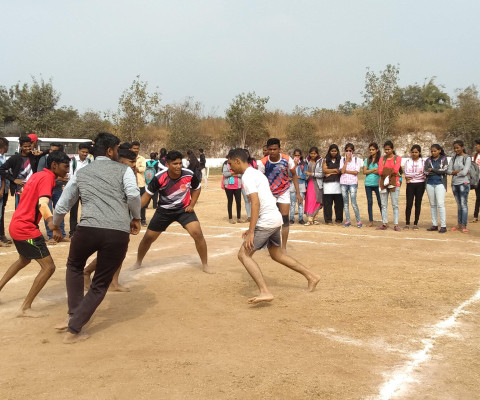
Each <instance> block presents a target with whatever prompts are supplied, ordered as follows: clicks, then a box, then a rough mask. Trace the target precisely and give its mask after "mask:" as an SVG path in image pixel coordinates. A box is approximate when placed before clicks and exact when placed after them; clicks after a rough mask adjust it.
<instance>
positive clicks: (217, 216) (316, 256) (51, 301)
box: [0, 177, 480, 400]
mask: <svg viewBox="0 0 480 400" xmlns="http://www.w3.org/2000/svg"><path fill="white" fill-rule="evenodd" d="M209 183H210V185H209V188H208V189H204V190H203V191H202V194H201V196H200V201H199V203H198V204H197V207H196V211H197V214H198V217H199V219H200V222H201V224H202V228H203V232H204V234H205V235H206V240H207V244H208V248H209V261H210V265H211V266H212V267H214V268H215V270H216V271H217V273H216V274H215V275H207V274H205V273H203V272H201V271H200V263H199V259H198V256H197V254H196V251H195V246H194V243H193V240H191V238H190V237H189V236H188V235H187V234H186V232H185V231H184V230H183V229H182V228H181V227H180V226H179V225H172V226H171V227H170V229H169V230H168V232H167V233H165V234H162V235H161V236H160V238H159V240H158V241H157V242H156V243H154V245H153V246H152V249H151V251H150V252H149V253H148V254H147V256H146V258H145V263H144V267H143V268H142V269H140V270H136V271H129V268H130V266H131V265H133V263H134V261H135V257H136V250H137V247H138V243H139V241H140V239H141V237H142V235H143V233H141V234H140V235H138V236H133V237H132V238H131V242H130V247H129V252H128V255H127V258H126V260H125V263H124V270H122V274H121V275H120V280H121V282H123V283H124V284H125V285H127V286H129V287H130V288H131V292H129V293H108V294H107V296H106V298H105V300H104V302H103V303H102V304H101V306H100V307H99V308H98V310H97V312H96V314H95V315H94V317H93V318H92V320H91V321H90V323H89V324H88V325H87V326H86V327H85V331H86V332H88V333H89V334H91V337H90V339H88V340H87V341H85V342H81V343H76V344H74V345H64V344H63V343H62V337H63V336H62V334H60V333H57V332H56V331H55V329H54V328H53V327H54V325H55V324H57V323H59V322H62V321H64V320H65V318H66V312H67V307H66V291H65V263H66V257H67V254H68V248H69V243H61V244H58V245H56V246H52V247H50V251H51V254H52V256H53V258H54V260H55V263H56V266H57V270H56V272H55V274H54V275H53V277H52V278H51V279H50V281H49V282H48V283H47V285H46V286H45V288H44V289H43V291H42V292H41V293H40V295H39V297H38V298H37V299H36V301H35V302H34V303H33V306H34V309H35V310H37V311H40V310H41V311H45V312H46V313H48V316H46V317H44V318H39V319H22V318H14V317H13V315H14V314H15V311H16V310H17V309H18V308H19V306H20V304H21V302H22V301H23V298H24V296H25V295H26V293H27V291H28V289H29V287H30V285H31V283H32V280H33V279H34V277H35V275H36V273H37V272H38V270H39V267H38V265H37V264H35V263H34V262H33V263H31V264H30V265H29V266H28V267H26V268H25V270H24V271H22V272H21V273H20V274H19V275H18V276H17V277H16V278H14V280H12V281H11V282H10V283H9V284H8V285H7V286H5V288H4V289H3V290H2V292H0V326H1V327H0V399H26V398H31V399H67V398H69V399H335V400H342V399H412V400H413V399H432V400H433V399H462V400H463V399H478V398H479V394H478V390H479V387H480V329H479V326H480V268H479V261H480V260H479V257H480V246H479V237H480V224H470V225H469V228H470V232H469V233H468V234H463V233H459V232H451V231H450V230H449V232H448V233H446V234H444V235H440V234H438V233H437V232H427V231H426V230H425V228H427V227H429V226H430V225H431V220H430V207H429V204H428V199H427V196H426V194H425V197H424V201H423V209H422V216H421V222H420V228H421V229H420V230H419V231H412V230H409V231H402V232H394V231H393V230H392V229H389V230H388V231H376V230H375V229H374V228H366V227H364V228H362V229H357V228H355V227H351V228H343V227H341V226H326V225H324V224H323V218H322V219H321V221H322V224H321V225H318V226H310V227H304V226H301V225H298V224H295V225H292V226H291V230H290V240H289V243H288V253H289V254H290V255H292V256H293V257H295V258H296V259H298V260H299V261H301V262H302V263H303V264H305V265H306V266H308V267H309V268H311V269H312V270H314V271H316V272H317V273H319V274H320V275H321V276H322V280H321V282H320V283H319V285H318V287H317V290H316V291H315V292H313V293H308V292H307V291H306V286H307V285H306V280H305V279H304V278H303V277H302V276H300V275H298V274H296V273H294V272H292V271H290V270H288V269H287V268H285V267H283V266H281V265H279V264H276V263H274V262H273V261H272V260H271V259H270V258H269V257H268V253H267V252H266V251H261V252H259V253H258V254H256V255H255V259H256V260H257V262H258V263H259V264H260V266H261V268H262V271H263V273H264V275H265V277H266V281H267V284H268V285H269V288H270V290H271V291H272V293H273V294H274V295H275V299H274V301H273V302H272V303H268V304H260V305H256V306H251V305H248V304H247V299H248V298H249V297H252V296H253V295H255V294H257V289H256V286H255V284H254V282H253V281H252V280H251V278H250V277H249V276H248V274H247V272H246V271H245V269H244V268H243V266H242V265H241V264H240V262H239V261H238V259H237V257H236V254H237V251H238V249H239V247H240V245H241V243H242V240H241V232H242V230H243V229H245V228H246V224H236V225H230V224H229V223H228V219H227V211H226V196H225V194H224V192H223V191H222V190H220V180H219V177H214V178H212V179H210V182H209ZM404 193H405V187H402V196H401V200H400V210H401V212H400V218H401V226H403V222H404V209H405V196H404ZM358 197H359V205H360V210H361V214H362V217H363V220H364V223H365V221H367V217H366V216H367V209H366V200H365V193H364V189H363V184H361V187H360V188H359V191H358ZM474 197H475V195H474V193H473V192H471V194H470V211H469V214H470V219H471V216H472V214H473V204H474V200H475V199H474ZM12 207H13V201H12V199H10V201H9V205H8V214H7V215H8V220H9V219H10V217H11V215H12V212H13V210H12ZM352 212H353V211H352ZM374 212H375V217H376V218H375V219H376V220H378V219H379V211H378V209H374ZM390 213H391V210H390ZM152 214H153V210H152V209H151V208H150V209H149V210H148V213H147V217H148V218H150V217H151V215H152ZM391 218H392V217H391V216H390V219H391ZM447 222H448V226H449V228H450V227H452V226H453V225H454V224H455V223H456V204H455V201H454V199H453V195H452V192H451V190H450V188H449V191H448V192H447ZM376 224H377V225H378V224H379V223H378V222H377V223H376ZM67 225H68V224H67ZM0 251H1V262H0V273H2V274H3V273H4V272H5V270H6V269H7V268H8V266H9V265H10V263H12V262H13V261H14V260H15V259H16V257H17V253H16V251H15V248H14V247H11V248H9V249H5V248H0Z"/></svg>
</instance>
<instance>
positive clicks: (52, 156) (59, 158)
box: [47, 150, 70, 169]
mask: <svg viewBox="0 0 480 400" xmlns="http://www.w3.org/2000/svg"><path fill="white" fill-rule="evenodd" d="M54 162H56V163H57V164H70V157H69V156H67V155H66V154H65V153H64V152H63V151H60V150H53V151H51V152H50V153H49V155H48V157H47V168H48V169H50V168H51V166H52V163H54Z"/></svg>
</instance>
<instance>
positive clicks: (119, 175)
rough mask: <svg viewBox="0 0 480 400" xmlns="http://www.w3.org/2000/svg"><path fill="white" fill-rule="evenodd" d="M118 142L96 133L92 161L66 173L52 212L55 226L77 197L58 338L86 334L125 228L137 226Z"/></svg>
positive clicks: (133, 188)
mask: <svg viewBox="0 0 480 400" xmlns="http://www.w3.org/2000/svg"><path fill="white" fill-rule="evenodd" d="M119 144H120V140H119V139H118V138H117V137H116V136H114V135H112V134H111V133H106V132H103V133H100V134H98V136H97V137H96V138H95V145H94V153H95V155H96V159H95V161H93V162H92V163H91V164H90V165H87V166H86V167H84V168H82V169H81V170H80V171H77V173H76V174H75V175H73V176H72V177H71V178H70V181H69V182H68V184H67V186H66V187H65V190H64V191H63V194H62V197H61V198H60V200H59V201H58V203H57V208H56V209H55V212H54V215H53V222H54V224H55V225H56V226H58V225H59V224H60V222H61V220H62V219H63V218H64V217H65V215H66V214H67V213H68V211H69V210H70V208H71V207H72V206H73V205H74V204H75V202H76V201H77V200H78V198H79V197H81V199H82V215H81V218H80V222H79V223H78V225H77V229H76V231H75V234H74V235H73V237H72V242H71V244H70V252H69V255H68V260H67V276H66V282H67V294H68V314H69V321H68V324H65V325H63V326H59V327H57V328H58V329H62V328H64V329H67V333H66V334H65V337H64V340H63V342H64V343H67V344H70V343H75V342H77V341H79V340H83V339H86V338H88V335H86V334H84V333H82V328H83V326H84V325H85V324H86V323H87V322H88V321H89V319H90V318H91V317H92V315H93V313H94V312H95V310H96V309H97V307H98V306H99V305H100V303H101V302H102V300H103V298H104V297H105V294H106V292H107V289H108V286H109V285H110V282H111V281H112V278H113V275H114V274H115V271H117V270H118V268H119V267H120V266H121V265H122V262H123V260H124V258H125V255H126V254H127V248H128V242H129V240H130V234H133V235H136V234H138V232H139V231H140V203H141V201H140V192H139V190H138V187H137V183H136V179H135V175H134V173H133V171H132V169H131V168H129V167H128V166H126V165H124V164H120V163H119V162H117V161H116V160H117V159H118V147H119ZM130 213H131V215H132V217H133V219H131V217H130ZM95 252H97V258H98V263H97V268H96V272H95V275H94V277H93V280H92V284H91V286H90V289H89V290H88V292H87V294H86V295H84V291H83V285H84V280H83V270H84V268H85V264H86V262H87V259H88V257H90V256H91V255H92V254H93V253H95Z"/></svg>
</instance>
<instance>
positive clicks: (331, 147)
mask: <svg viewBox="0 0 480 400" xmlns="http://www.w3.org/2000/svg"><path fill="white" fill-rule="evenodd" d="M332 149H336V150H337V157H336V158H335V160H339V159H340V149H339V148H338V146H337V145H336V144H335V143H334V144H331V145H330V146H328V151H327V155H326V156H325V161H326V162H330V161H332V157H331V156H330V151H332Z"/></svg>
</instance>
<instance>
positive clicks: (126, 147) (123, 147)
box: [118, 142, 132, 150]
mask: <svg viewBox="0 0 480 400" xmlns="http://www.w3.org/2000/svg"><path fill="white" fill-rule="evenodd" d="M131 147H132V144H131V143H128V142H124V143H120V146H118V150H130V148H131Z"/></svg>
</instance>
